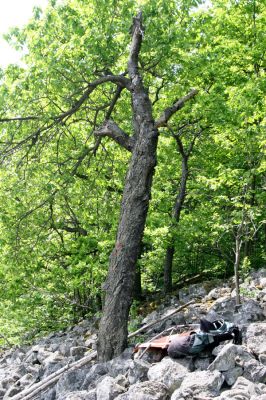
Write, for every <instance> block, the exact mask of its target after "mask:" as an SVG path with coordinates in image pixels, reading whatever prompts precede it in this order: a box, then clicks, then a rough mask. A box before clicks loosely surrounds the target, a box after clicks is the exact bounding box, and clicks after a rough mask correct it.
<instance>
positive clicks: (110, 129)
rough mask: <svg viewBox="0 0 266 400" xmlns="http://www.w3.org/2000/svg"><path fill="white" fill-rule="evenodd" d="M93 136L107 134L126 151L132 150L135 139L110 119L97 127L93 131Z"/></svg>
mask: <svg viewBox="0 0 266 400" xmlns="http://www.w3.org/2000/svg"><path fill="white" fill-rule="evenodd" d="M95 136H96V137H103V136H108V137H110V138H112V139H113V140H114V141H115V142H116V143H118V144H119V145H120V146H122V147H124V148H125V149H126V150H128V151H132V149H133V147H134V144H135V140H134V139H133V138H132V137H130V136H128V135H127V134H126V133H125V132H124V131H123V130H122V129H121V128H119V126H118V125H117V124H116V123H115V122H114V121H112V120H108V121H106V122H105V123H104V124H103V125H102V126H101V127H100V128H99V129H97V130H96V131H95Z"/></svg>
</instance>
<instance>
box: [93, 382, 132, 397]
mask: <svg viewBox="0 0 266 400" xmlns="http://www.w3.org/2000/svg"><path fill="white" fill-rule="evenodd" d="M125 390H126V389H125V386H124V385H123V386H122V385H120V384H119V381H118V380H117V379H115V378H112V377H111V376H106V377H105V378H104V379H103V380H102V381H101V382H100V383H98V385H97V388H96V394H97V400H114V399H116V398H117V396H119V395H120V394H121V393H124V392H125Z"/></svg>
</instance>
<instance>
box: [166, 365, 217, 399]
mask: <svg viewBox="0 0 266 400" xmlns="http://www.w3.org/2000/svg"><path fill="white" fill-rule="evenodd" d="M223 381H224V377H223V376H222V374H221V373H220V372H218V371H213V372H212V371H195V372H191V373H190V374H188V375H187V376H186V377H185V378H184V380H183V382H182V383H181V386H180V388H179V389H178V390H176V391H175V392H174V393H173V395H172V397H171V400H181V399H182V398H183V399H186V400H188V399H189V400H193V399H200V398H202V399H205V398H212V397H214V396H217V395H218V394H219V391H220V389H221V386H222V384H223Z"/></svg>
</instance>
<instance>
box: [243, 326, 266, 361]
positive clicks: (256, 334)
mask: <svg viewBox="0 0 266 400" xmlns="http://www.w3.org/2000/svg"><path fill="white" fill-rule="evenodd" d="M246 338H247V347H248V349H250V350H251V351H252V352H253V353H255V354H256V355H257V356H259V357H262V358H263V356H264V357H266V340H265V338H266V323H265V322H264V323H254V324H250V325H249V326H248V329H247V334H246Z"/></svg>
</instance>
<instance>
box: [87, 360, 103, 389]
mask: <svg viewBox="0 0 266 400" xmlns="http://www.w3.org/2000/svg"><path fill="white" fill-rule="evenodd" d="M107 372H108V370H107V367H106V365H105V364H100V363H99V364H95V365H93V366H92V367H91V368H90V369H89V371H88V373H87V375H86V377H85V380H84V382H83V384H82V386H81V390H88V389H89V388H90V389H93V388H95V386H96V384H97V383H98V381H99V380H101V379H102V378H103V376H104V375H106V374H107Z"/></svg>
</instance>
